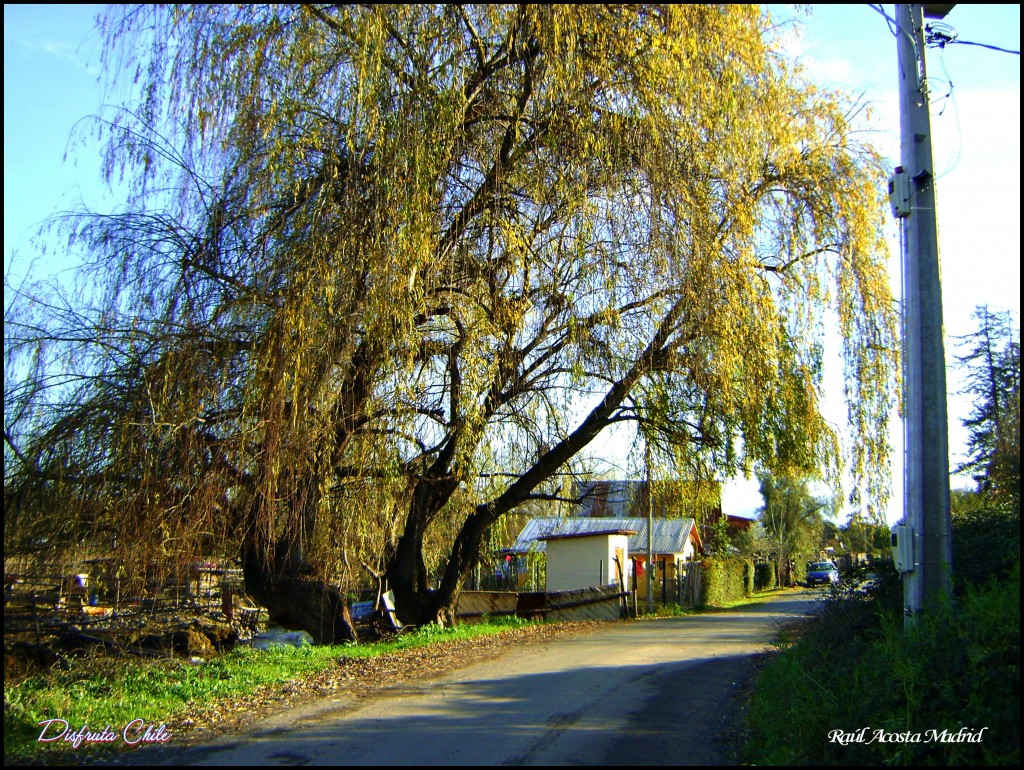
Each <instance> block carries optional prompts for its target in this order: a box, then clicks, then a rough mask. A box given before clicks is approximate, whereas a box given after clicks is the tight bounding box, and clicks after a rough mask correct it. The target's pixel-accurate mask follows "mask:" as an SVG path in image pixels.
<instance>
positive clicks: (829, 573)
mask: <svg viewBox="0 0 1024 770" xmlns="http://www.w3.org/2000/svg"><path fill="white" fill-rule="evenodd" d="M838 582H839V570H837V569H836V565H835V564H833V563H832V562H830V561H814V562H811V563H810V564H808V565H807V587H808V588H811V587H813V586H820V585H833V584H834V583H838Z"/></svg>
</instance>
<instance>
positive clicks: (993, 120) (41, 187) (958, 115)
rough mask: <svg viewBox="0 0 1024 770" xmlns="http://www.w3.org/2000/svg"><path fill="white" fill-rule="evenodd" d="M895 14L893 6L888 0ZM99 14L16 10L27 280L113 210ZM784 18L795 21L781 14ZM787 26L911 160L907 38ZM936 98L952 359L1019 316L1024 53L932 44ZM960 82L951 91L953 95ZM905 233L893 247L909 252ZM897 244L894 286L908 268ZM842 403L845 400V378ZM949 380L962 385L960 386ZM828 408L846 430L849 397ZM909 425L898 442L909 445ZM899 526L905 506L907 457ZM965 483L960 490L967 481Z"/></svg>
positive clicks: (12, 107)
mask: <svg viewBox="0 0 1024 770" xmlns="http://www.w3.org/2000/svg"><path fill="white" fill-rule="evenodd" d="M882 7H883V8H884V9H885V11H886V12H887V13H888V14H889V15H894V11H893V6H892V5H886V6H882ZM99 8H100V7H99V6H70V5H64V6H46V5H5V6H4V274H5V276H7V277H8V278H9V279H11V280H12V282H13V283H14V284H15V285H17V281H18V280H20V278H21V276H23V275H24V274H25V272H26V271H27V270H28V269H29V267H30V266H31V268H32V273H33V275H34V276H35V277H41V276H44V275H48V274H51V273H53V272H55V271H58V270H61V269H65V268H66V267H67V264H66V263H65V262H64V261H63V260H62V259H61V258H60V256H59V251H56V252H54V251H51V252H50V253H49V254H48V256H47V257H46V258H39V257H38V254H39V252H38V250H37V249H35V247H34V246H33V245H32V243H31V236H32V234H33V232H34V231H35V230H36V229H37V227H38V225H39V223H40V222H41V221H42V220H43V219H44V218H45V217H47V216H49V215H50V214H53V213H55V212H57V211H60V210H65V209H68V208H71V207H74V206H76V205H78V203H79V202H80V201H81V202H84V203H85V204H87V205H89V206H91V207H93V208H98V209H104V208H109V207H111V206H112V205H115V204H116V200H114V201H112V202H111V200H106V199H105V198H104V191H103V188H102V187H101V186H100V184H99V182H98V180H99V161H98V159H97V157H96V147H95V145H90V144H88V142H86V143H85V144H80V145H78V147H77V151H75V152H73V153H71V154H70V155H69V157H68V158H67V159H65V154H66V153H67V152H68V150H69V149H71V145H72V141H71V137H72V132H73V130H74V129H75V126H76V125H78V126H79V127H80V128H82V127H85V128H86V130H85V135H84V136H83V137H82V138H83V139H85V138H87V136H88V128H87V124H82V123H80V122H79V121H81V120H82V119H83V118H85V117H86V116H88V115H91V114H94V113H96V112H97V111H98V109H99V107H100V105H101V98H102V93H101V89H100V86H99V82H98V77H99V55H100V39H99V35H98V33H96V31H95V29H94V25H93V20H94V17H95V15H96V13H97V11H98V10H99ZM773 15H775V16H776V18H778V19H780V20H781V19H783V18H785V17H788V16H791V15H792V14H791V12H790V11H789V10H788V7H787V6H773ZM798 19H799V21H798V22H797V24H796V25H790V26H787V27H786V40H787V49H788V50H789V51H790V52H791V53H792V54H793V55H794V56H797V57H799V59H800V61H801V62H802V63H803V64H804V66H805V68H806V69H807V72H808V73H809V74H810V75H811V76H812V77H813V78H815V79H817V80H820V81H821V82H822V83H825V84H831V85H834V86H838V87H842V88H843V89H845V90H847V91H849V92H851V93H853V94H855V95H857V96H859V97H861V98H862V99H863V100H864V101H865V102H867V103H868V104H870V105H871V106H872V108H873V113H874V120H873V122H872V123H871V125H870V130H872V131H873V132H874V134H873V141H874V142H875V144H876V146H877V147H878V148H879V149H880V151H881V152H882V153H883V155H884V156H885V157H886V158H889V159H891V161H892V163H891V165H892V166H896V165H898V157H899V147H898V136H899V108H898V97H897V76H896V43H895V39H894V38H893V36H892V34H891V33H890V31H889V29H888V26H887V24H886V22H885V20H884V19H883V18H882V16H881V15H879V14H878V13H877V12H875V11H874V10H873V9H872V8H871V7H869V6H867V5H833V6H825V5H821V6H818V5H815V6H813V8H812V11H811V14H810V15H809V16H805V15H802V14H800V15H798ZM945 23H947V24H949V25H950V26H952V27H954V28H955V29H956V30H957V32H958V33H959V37H960V39H962V40H966V41H971V42H976V43H985V44H990V45H996V46H1000V47H1003V48H1009V49H1013V50H1019V49H1020V7H1019V6H1016V5H958V6H957V7H955V8H954V9H953V11H952V12H951V13H950V15H949V16H948V17H947V18H946V19H945ZM928 74H929V77H930V81H931V86H932V93H933V97H934V101H933V107H932V115H933V118H932V120H933V122H932V131H933V147H934V157H935V166H936V169H937V175H938V185H937V196H938V204H937V205H938V218H939V238H940V256H941V260H942V280H943V310H944V316H945V328H946V335H947V344H946V353H947V360H951V359H952V355H953V353H955V346H954V345H953V342H952V340H953V338H955V337H956V336H959V335H964V334H966V333H968V332H970V331H971V330H972V328H973V326H972V320H971V312H972V311H973V309H974V307H975V306H976V305H978V304H981V303H988V304H989V305H990V306H991V307H992V308H993V309H995V310H1010V311H1012V312H1013V313H1014V316H1015V318H1016V319H1017V320H1018V322H1019V319H1020V57H1019V56H1014V55H1011V54H1006V53H1000V52H996V51H992V50H988V49H985V48H981V47H978V46H969V45H956V44H954V45H950V46H947V47H946V48H945V49H943V50H939V49H929V51H928ZM950 83H952V89H951V90H950V85H949V84H950ZM896 232H897V231H896V226H895V223H893V224H892V225H891V235H892V238H891V240H892V241H893V243H894V245H895V244H896V242H897V240H896ZM897 256H898V255H897V253H896V251H895V247H894V253H893V261H892V266H893V275H894V277H895V278H894V281H897V282H894V286H895V287H896V289H897V290H898V275H899V272H898V264H899V263H898V261H897ZM831 383H832V384H831V385H830V386H829V393H830V395H833V396H834V395H837V394H839V393H841V383H839V382H838V380H836V379H835V378H833V379H832V380H831ZM958 383H959V380H958V377H957V375H956V372H955V371H951V372H950V377H949V385H950V390H951V391H955V390H956V389H957V388H958V387H959V384H958ZM830 401H834V403H832V404H830V406H829V409H830V410H831V411H832V412H834V413H835V414H836V415H837V416H836V418H835V419H836V421H837V422H838V423H841V420H842V417H841V415H842V412H841V408H840V407H839V406H838V399H830ZM969 409H970V404H969V402H968V401H967V400H966V399H964V398H963V397H961V396H958V395H956V394H955V393H952V392H951V396H950V409H949V416H950V448H951V452H952V454H953V457H952V462H953V463H955V462H956V461H957V460H958V459H959V458H960V457H961V453H962V452H963V447H964V442H965V439H966V433H965V432H964V431H963V429H962V427H961V425H960V420H961V419H962V418H963V417H965V416H966V414H967V412H968V411H969ZM899 434H900V430H899V426H898V425H895V424H894V427H893V434H892V441H893V443H894V445H895V446H896V448H897V455H899V452H900V451H902V441H901V439H900V435H899ZM897 460H898V462H897V466H896V467H895V468H894V489H895V491H896V492H897V495H896V496H895V497H896V499H894V501H893V503H892V504H891V506H890V513H889V519H890V521H894V520H896V519H898V518H899V516H900V511H901V502H900V500H899V495H900V494H901V490H902V484H901V481H900V476H901V472H902V471H901V465H900V463H899V458H898V457H897ZM963 483H964V481H963V480H957V481H955V482H954V485H962V484H963ZM760 502H761V501H760V497H759V495H758V494H757V490H756V484H755V483H754V482H750V481H746V482H743V481H740V482H737V483H734V484H730V485H729V486H728V487H727V490H726V495H725V500H724V505H725V508H726V510H727V511H728V512H749V511H751V510H752V509H753V508H755V507H757V506H758V505H759V504H760Z"/></svg>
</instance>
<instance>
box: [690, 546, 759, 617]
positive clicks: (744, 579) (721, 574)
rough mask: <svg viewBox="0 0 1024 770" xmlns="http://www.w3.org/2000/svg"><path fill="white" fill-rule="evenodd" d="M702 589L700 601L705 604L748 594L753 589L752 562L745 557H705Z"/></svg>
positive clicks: (725, 600) (726, 601) (729, 600)
mask: <svg viewBox="0 0 1024 770" xmlns="http://www.w3.org/2000/svg"><path fill="white" fill-rule="evenodd" d="M701 566H702V567H703V569H704V590H703V596H702V597H701V601H702V603H703V604H704V605H705V606H708V605H710V606H717V605H722V604H728V603H729V602H733V601H738V600H740V599H743V598H744V597H747V596H750V594H751V593H753V590H754V568H753V564H752V563H751V562H749V561H747V560H746V559H740V558H736V557H726V558H719V559H705V560H704V561H703V562H701Z"/></svg>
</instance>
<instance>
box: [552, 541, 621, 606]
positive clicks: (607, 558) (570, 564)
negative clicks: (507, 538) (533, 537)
mask: <svg viewBox="0 0 1024 770" xmlns="http://www.w3.org/2000/svg"><path fill="white" fill-rule="evenodd" d="M635 534H636V530H630V529H604V530H597V531H592V532H570V533H567V534H554V535H547V536H545V537H542V538H541V539H542V540H543V541H544V543H545V545H546V550H547V558H548V565H547V586H546V588H547V591H548V592H549V593H550V592H552V591H571V590H573V589H577V588H588V587H590V586H603V585H610V584H612V583H614V584H617V585H619V586H620V587H626V588H628V585H629V582H628V581H629V537H630V535H635Z"/></svg>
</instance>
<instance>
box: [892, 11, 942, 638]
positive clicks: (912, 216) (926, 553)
mask: <svg viewBox="0 0 1024 770" xmlns="http://www.w3.org/2000/svg"><path fill="white" fill-rule="evenodd" d="M952 7H953V6H952V5H946V6H923V5H897V6H896V26H897V53H898V56H897V59H898V62H899V78H900V138H901V144H902V152H901V158H902V163H903V167H902V173H903V174H904V175H906V177H905V179H903V180H901V181H902V184H897V186H896V187H897V190H899V189H901V188H902V189H903V190H905V198H904V200H903V201H902V204H903V207H902V208H901V210H900V212H899V213H898V214H897V216H900V217H901V218H902V220H903V255H902V261H903V286H904V289H903V292H904V306H903V313H904V332H903V334H904V339H903V356H904V410H905V412H904V415H905V416H904V440H905V446H906V450H905V451H906V455H905V462H906V478H905V490H904V521H905V523H906V524H907V525H909V526H910V527H912V528H913V533H914V539H913V540H914V569H913V570H912V571H911V572H908V573H906V574H905V575H904V581H905V582H904V611H905V615H906V623H907V624H908V625H910V624H913V622H914V616H915V615H916V614H918V613H920V612H921V610H922V609H926V608H927V607H928V606H929V605H930V604H932V603H933V602H935V601H936V600H938V599H939V598H940V597H945V596H948V595H949V594H950V593H951V590H952V566H953V544H952V533H951V524H950V508H949V438H948V432H947V430H948V428H947V414H946V359H945V353H944V345H943V327H942V285H941V282H940V277H939V253H938V238H937V234H936V232H937V231H936V221H935V176H934V166H933V164H932V146H931V120H930V117H929V114H928V86H927V80H926V70H925V39H924V16H925V14H927V15H928V16H929V17H938V18H941V17H942V16H945V14H946V13H947V12H948V11H949V9H951V8H952ZM897 176H900V175H899V174H897ZM895 206H896V203H895V202H894V207H895Z"/></svg>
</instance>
